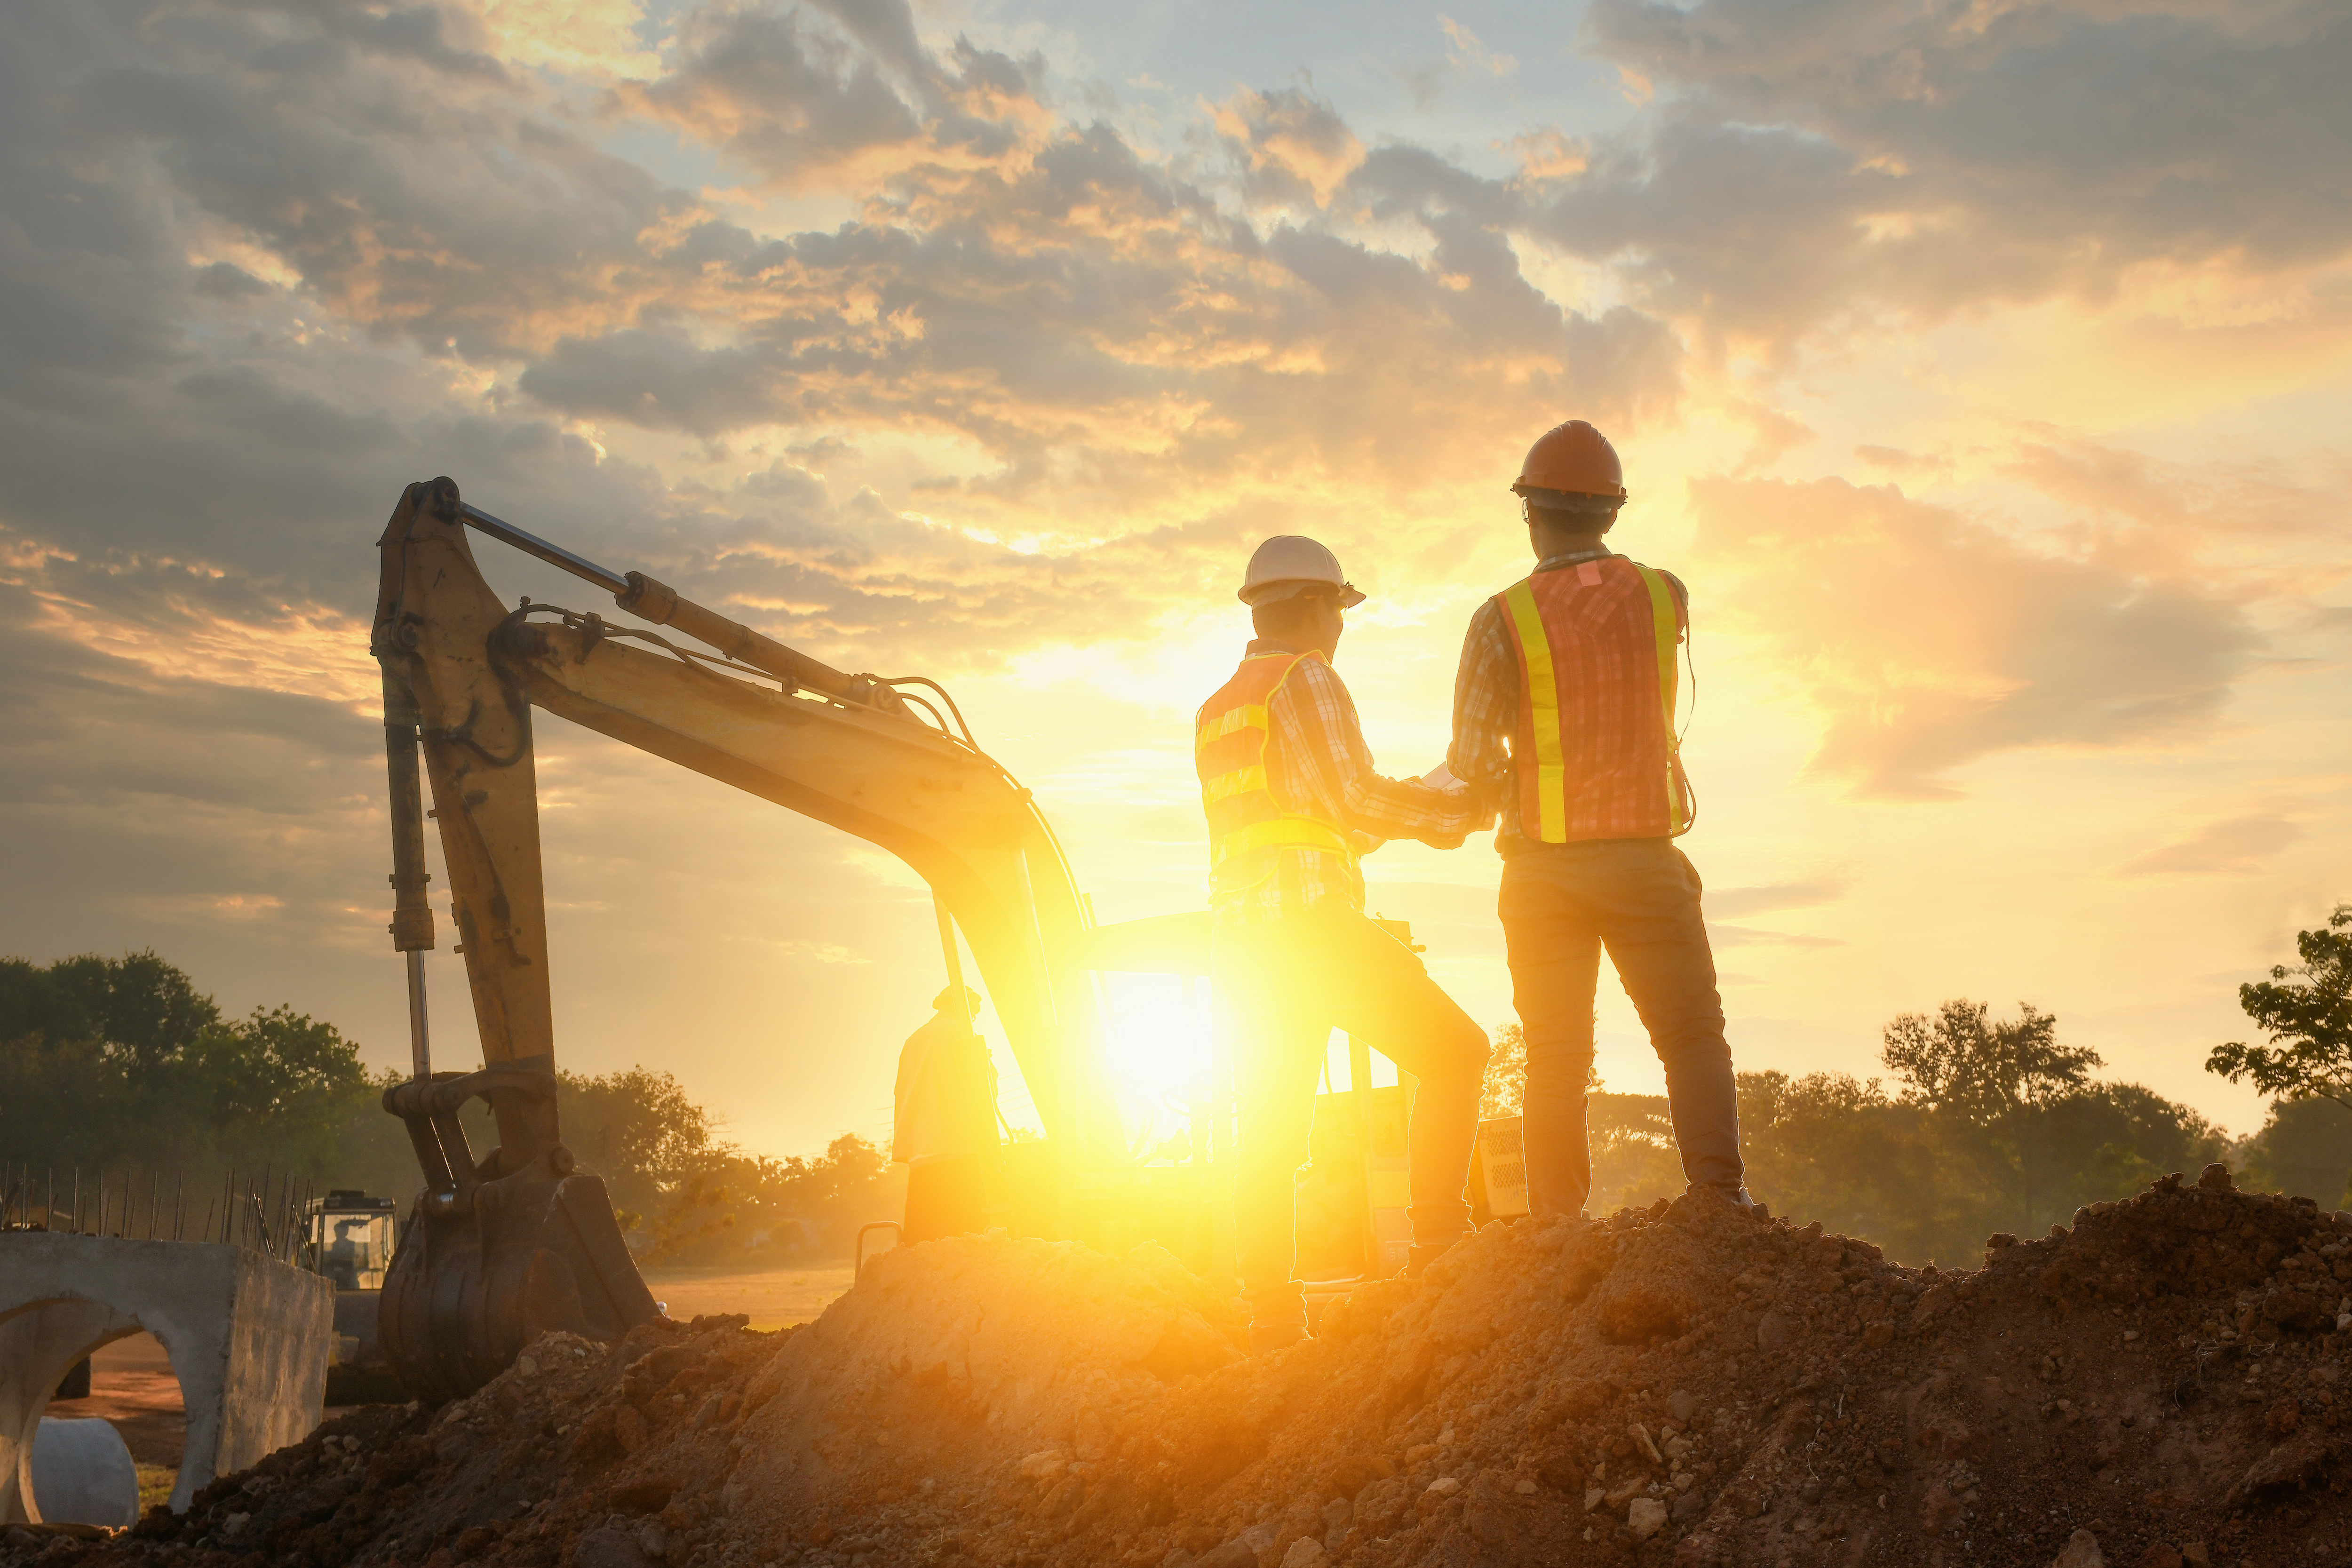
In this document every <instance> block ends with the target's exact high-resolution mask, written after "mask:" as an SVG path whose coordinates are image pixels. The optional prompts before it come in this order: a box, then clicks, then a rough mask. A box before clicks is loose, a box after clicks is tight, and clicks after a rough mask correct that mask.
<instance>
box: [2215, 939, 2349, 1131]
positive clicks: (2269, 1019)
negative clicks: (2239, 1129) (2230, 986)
mask: <svg viewBox="0 0 2352 1568" xmlns="http://www.w3.org/2000/svg"><path fill="white" fill-rule="evenodd" d="M2294 949H2295V952H2297V953H2298V954H2300V955H2301V957H2302V959H2303V963H2301V964H2299V965H2298V966H2296V967H2294V968H2292V969H2290V968H2288V967H2287V966H2286V965H2284V964H2279V965H2277V966H2276V967H2274V968H2273V969H2272V971H2271V977H2270V978H2269V979H2268V980H2264V981H2257V982H2255V983H2254V984H2249V985H2241V986H2239V987H2238V1005H2239V1006H2241V1007H2242V1008H2244V1009H2245V1012H2246V1016H2248V1017H2249V1018H2252V1020H2253V1021H2254V1022H2255V1023H2257V1024H2259V1025H2261V1026H2262V1028H2263V1032H2264V1033H2265V1034H2267V1035H2268V1036H2269V1037H2270V1044H2268V1045H2266V1046H2250V1045H2247V1044H2246V1043H2245V1042H2243V1041H2242V1040H2232V1041H2231V1042H2230V1043H2229V1044H2228V1045H2225V1046H2215V1047H2213V1050H2212V1053H2211V1054H2210V1056H2208V1057H2207V1058H2205V1070H2206V1071H2207V1072H2213V1073H2219V1074H2221V1076H2222V1077H2223V1078H2226V1079H2229V1080H2230V1081H2231V1083H2236V1082H2238V1081H2239V1080H2241V1079H2252V1081H2253V1086H2254V1087H2255V1088H2256V1089H2261V1090H2262V1091H2263V1093H2264V1094H2272V1095H2278V1096H2281V1097H2282V1098H2284V1099H2287V1100H2334V1101H2335V1102H2336V1104H2338V1105H2341V1106H2346V1107H2352V904H2338V905H2336V909H2335V912H2333V913H2332V914H2330V915H2329V916H2328V917H2327V923H2326V925H2325V926H2323V927H2321V928H2320V929H2319V930H2317V931H2297V932H2296V933H2295V937H2294Z"/></svg>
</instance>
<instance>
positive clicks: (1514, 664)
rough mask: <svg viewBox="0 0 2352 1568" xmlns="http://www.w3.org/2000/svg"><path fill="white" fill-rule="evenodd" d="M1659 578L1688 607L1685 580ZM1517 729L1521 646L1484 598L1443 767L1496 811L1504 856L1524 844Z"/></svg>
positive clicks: (1566, 558) (1588, 556)
mask: <svg viewBox="0 0 2352 1568" xmlns="http://www.w3.org/2000/svg"><path fill="white" fill-rule="evenodd" d="M1612 553H1614V552H1612V551H1611V550H1610V549H1609V548H1608V547H1607V546H1606V545H1602V546H1601V547H1599V548H1597V549H1592V550H1572V551H1569V552H1565V553H1562V554H1559V555H1547V556H1545V557H1544V558H1543V559H1542V560H1541V561H1538V562H1537V563H1536V571H1538V572H1557V571H1559V570H1560V569H1561V568H1563V567H1567V566H1574V565H1576V564H1577V563H1579V562H1583V561H1599V560H1602V559H1604V558H1605V557H1607V556H1609V555H1611V554H1612ZM1660 575H1661V576H1663V577H1664V578H1665V580H1666V581H1667V582H1668V583H1670V584H1673V585H1674V590H1675V597H1676V598H1678V599H1680V600H1681V601H1682V602H1683V603H1684V604H1685V605H1688V604H1689V603H1690V591H1689V590H1688V589H1686V588H1685V587H1684V586H1683V584H1682V580H1681V579H1680V578H1678V577H1676V576H1675V574H1673V573H1671V572H1665V573H1661V574H1660ZM1518 728H1519V647H1518V643H1517V640H1515V639H1514V638H1513V637H1512V636H1511V628H1510V626H1509V625H1508V624H1507V622H1506V621H1505V620H1504V618H1503V609H1502V606H1501V605H1497V604H1496V603H1495V601H1494V600H1493V599H1491V598H1489V599H1487V600H1486V602H1485V603H1483V604H1481V605H1479V606H1478V608H1477V610H1476V611H1475V613H1473V614H1472V616H1470V631H1469V635H1468V636H1466V637H1464V638H1463V639H1462V663H1461V666H1460V668H1458V669H1457V670H1456V671H1455V672H1454V744H1453V746H1452V747H1451V748H1449V749H1448V750H1447V752H1446V753H1445V765H1446V767H1447V768H1448V769H1449V770H1450V771H1451V772H1452V773H1453V774H1454V777H1455V778H1457V779H1460V780H1461V781H1462V782H1463V783H1465V784H1468V785H1469V786H1470V791H1471V794H1472V795H1475V796H1476V797H1477V799H1478V800H1479V802H1480V803H1481V804H1482V805H1484V806H1485V807H1486V809H1488V810H1492V811H1495V812H1497V813H1499V814H1500V816H1501V818H1502V821H1501V823H1500V825H1499V826H1497V827H1496V832H1495V847H1496V849H1498V850H1501V851H1502V852H1503V853H1504V854H1506V855H1507V854H1509V853H1511V851H1512V850H1513V849H1514V848H1516V847H1518V846H1519V845H1521V844H1524V843H1525V842H1526V841H1527V833H1526V831H1525V829H1523V828H1522V827H1521V826H1519V791H1518V784H1517V775H1516V774H1514V773H1513V772H1512V770H1511V744H1512V742H1513V739H1514V737H1516V736H1517V733H1518Z"/></svg>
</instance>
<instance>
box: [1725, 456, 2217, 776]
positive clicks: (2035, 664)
mask: <svg viewBox="0 0 2352 1568" xmlns="http://www.w3.org/2000/svg"><path fill="white" fill-rule="evenodd" d="M1691 500H1692V504H1693V509H1694V510H1695V511H1696V516H1697V519H1698V527H1699V539H1700V542H1701V546H1702V548H1703V550H1704V551H1705V552H1706V555H1707V557H1708V558H1709V559H1710V560H1711V561H1714V562H1719V563H1723V565H1724V567H1725V568H1726V569H1727V570H1728V572H1729V573H1730V574H1731V575H1732V577H1733V581H1732V582H1730V583H1728V584H1726V585H1725V586H1724V587H1723V588H1722V589H1721V590H1719V596H1716V595H1708V594H1707V593H1706V590H1705V589H1703V588H1702V589H1701V590H1700V593H1699V596H1698V603H1699V605H1700V606H1701V608H1700V612H1699V613H1700V615H1701V616H1702V617H1703V616H1705V615H1706V613H1707V606H1709V605H1717V606H1719V607H1717V608H1714V609H1713V612H1712V613H1713V614H1714V615H1716V616H1719V617H1721V619H1722V620H1723V621H1724V622H1726V623H1727V624H1728V625H1729V626H1732V627H1733V628H1734V629H1736V630H1738V631H1739V632H1742V633H1744V634H1746V635H1748V636H1751V637H1756V638H1757V639H1759V642H1760V643H1761V645H1762V647H1764V649H1765V650H1766V651H1767V653H1768V656H1769V658H1770V659H1771V661H1772V663H1773V665H1774V666H1775V667H1776V668H1780V669H1781V670H1784V671H1786V672H1788V674H1789V677H1790V679H1792V680H1793V681H1794V682H1795V683H1797V685H1798V686H1799V687H1800V688H1801V689H1802V690H1803V691H1804V692H1805V694H1806V695H1807V697H1808V698H1809V700H1811V703H1812V705H1813V706H1814V708H1815V709H1816V710H1818V711H1819V712H1820V714H1821V716H1822V726H1823V728H1822V739H1821V742H1820V745H1819V747H1818V749H1817V750H1816V751H1815V752H1814V754H1813V757H1812V761H1811V771H1813V772H1814V773H1819V774H1822V775H1825V776H1828V777H1832V778H1838V779H1843V780H1845V781H1847V782H1848V783H1849V784H1851V786H1852V787H1853V789H1854V790H1855V791H1856V792H1857V793H1859V794H1861V795H1877V796H1884V797H1890V798H1897V799H1901V798H1910V799H1922V798H1935V797H1938V796H1948V795H1954V794H1957V793H1958V791H1957V789H1956V787H1955V786H1954V785H1952V784H1949V783H1948V782H1947V781H1946V777H1945V775H1947V774H1948V773H1949V772H1950V771H1951V770H1953V769H1955V768H1957V767H1958V766H1960V765H1961V764H1963V763H1967V762H1969V761H1970V760H1972V759H1974V758H1977V757H1980V756H1984V755H1986V754H1988V753H1990V752H2000V751H2006V750H2011V749H2015V748H2019V747H2064V748H2069V749H2074V748H2092V749H2097V748H2113V747H2122V746H2133V745H2141V744H2164V743H2170V742H2178V741H2180V740H2183V739H2189V738H2193V737H2195V736H2197V735H2199V734H2200V733H2203V732H2204V731H2207V730H2209V729H2210V726H2211V725H2212V724H2213V723H2215V722H2216V721H2218V720H2219V718H2220V716H2221V711H2222V709H2223V705H2224V703H2225V702H2226V700H2227V699H2228V696H2229V692H2230V688H2231V683H2232V682H2234V681H2235V680H2237V679H2239V678H2240V677H2241V676H2242V675H2243V674H2244V673H2245V672H2246V671H2247V670H2248V669H2249V668H2251V667H2252V663H2253V661H2254V659H2255V658H2256V657H2257V656H2258V654H2259V653H2260V652H2261V650H2262V647H2263V639H2262V637H2261V636H2260V634H2259V633H2257V631H2256V630H2255V629H2254V626H2253V625H2252V621H2251V620H2250V619H2249V617H2248V615H2247V610H2246V605H2245V600H2246V597H2247V594H2246V591H2245V590H2243V589H2242V588H2239V589H2233V588H2231V586H2230V585H2228V584H2222V583H2217V582H2215V581H2213V580H2211V578H2210V577H2208V576H2206V575H2203V574H2196V573H2192V572H2187V571H2179V570H2177V569H2176V570H2175V571H2173V572H2170V573H2168V574H2163V575H2156V576H2151V575H2148V574H2144V572H2143V571H2142V570H2141V565H2142V563H2140V562H2139V561H2137V560H2136V559H2134V558H2133V557H2134V556H2135V554H2136V553H2137V552H2136V551H2135V550H2134V548H2133V546H2132V542H2130V541H2128V540H2126V541H2121V542H2117V541H2114V540H2107V539H2102V538H2099V537H2097V536H2093V537H2090V538H2087V539H2075V540H2064V539H2059V540H2034V539H2032V538H2031V537H2030V536H2021V535H2018V534H2012V533H2010V532H2005V531H2000V530H1998V529H1995V528H1993V527H1990V526H1989V525H1987V524H1985V523H1982V522H1978V521H1971V520H1969V519H1968V518H1966V517H1963V516H1962V515H1961V514H1959V513H1958V512H1956V511H1953V510H1949V509H1948V508H1944V507H1938V506H1932V505H1928V504H1926V503H1923V502H1920V501H1915V500H1909V499H1907V498H1906V497H1905V496H1904V495H1903V493H1902V492H1901V491H1900V490H1898V489H1893V488H1892V487H1889V488H1885V489H1878V488H1869V487H1864V488H1857V487H1855V486H1852V485H1849V484H1846V483H1845V482H1843V480H1837V479H1823V480H1818V481H1814V482H1811V483H1805V484H1789V483H1782V482H1779V481H1771V480H1740V479H1709V480H1700V481H1696V482H1694V483H1693V485H1692V486H1691ZM1700 624H1701V625H1702V626H1704V624H1705V622H1704V619H1703V618H1702V620H1701V623H1700Z"/></svg>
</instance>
